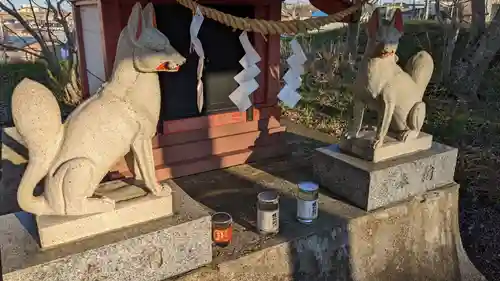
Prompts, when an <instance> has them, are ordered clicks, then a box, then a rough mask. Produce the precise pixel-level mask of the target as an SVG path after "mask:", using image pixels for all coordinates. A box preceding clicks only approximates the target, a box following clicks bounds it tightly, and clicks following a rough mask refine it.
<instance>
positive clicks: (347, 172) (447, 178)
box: [313, 142, 457, 211]
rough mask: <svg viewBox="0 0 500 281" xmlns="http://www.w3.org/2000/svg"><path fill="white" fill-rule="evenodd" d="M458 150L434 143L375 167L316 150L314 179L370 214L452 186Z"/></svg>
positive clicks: (331, 150) (335, 149) (334, 149)
mask: <svg viewBox="0 0 500 281" xmlns="http://www.w3.org/2000/svg"><path fill="white" fill-rule="evenodd" d="M456 160H457V149H456V148H452V147H449V146H446V145H443V144H439V143H436V142H434V143H433V144H432V146H431V148H430V149H428V150H424V151H420V152H417V153H414V154H410V155H406V156H401V157H398V158H395V159H393V160H386V161H382V162H377V163H374V162H372V161H367V160H363V159H360V158H357V157H354V156H350V155H347V154H345V153H343V152H341V151H340V149H339V146H338V145H331V146H328V147H324V148H319V149H317V150H316V152H315V155H314V159H313V167H314V178H315V180H317V181H318V182H319V183H320V185H321V186H322V187H324V188H327V189H329V190H330V191H331V192H332V193H333V194H335V195H337V196H339V197H341V198H342V199H345V200H346V201H347V202H349V203H351V204H353V205H355V206H357V207H359V208H362V209H363V210H367V211H370V210H373V209H377V208H380V207H382V206H386V205H389V204H391V203H394V202H398V201H401V200H404V199H407V198H409V197H411V196H414V195H418V194H422V193H424V192H426V191H429V190H432V189H435V188H438V187H440V186H443V185H446V184H449V183H452V182H453V176H454V174H455V165H456Z"/></svg>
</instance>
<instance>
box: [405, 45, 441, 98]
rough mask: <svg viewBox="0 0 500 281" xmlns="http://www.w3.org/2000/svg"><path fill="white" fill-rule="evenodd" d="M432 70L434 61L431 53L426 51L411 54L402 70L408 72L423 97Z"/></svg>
mask: <svg viewBox="0 0 500 281" xmlns="http://www.w3.org/2000/svg"><path fill="white" fill-rule="evenodd" d="M433 70H434V61H433V59H432V57H431V55H430V54H429V53H428V52H426V51H420V52H418V53H416V54H415V55H413V56H412V57H411V58H410V59H409V60H408V62H407V63H406V65H405V68H404V71H405V72H406V73H408V74H409V75H410V76H411V78H412V79H413V81H415V84H416V85H417V87H418V90H419V93H421V94H422V96H420V99H422V98H423V96H424V93H425V88H426V87H427V85H428V84H429V81H430V80H431V77H432V71H433Z"/></svg>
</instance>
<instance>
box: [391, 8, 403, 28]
mask: <svg viewBox="0 0 500 281" xmlns="http://www.w3.org/2000/svg"><path fill="white" fill-rule="evenodd" d="M391 25H392V26H393V27H394V28H395V29H397V30H398V31H399V32H401V33H402V32H403V14H402V13H401V10H400V9H396V11H394V15H393V16H392V20H391Z"/></svg>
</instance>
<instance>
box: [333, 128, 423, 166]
mask: <svg viewBox="0 0 500 281" xmlns="http://www.w3.org/2000/svg"><path fill="white" fill-rule="evenodd" d="M360 134H361V136H360V137H359V138H356V139H349V140H343V141H342V142H341V143H340V150H342V151H343V152H345V153H347V154H352V155H354V156H357V157H359V158H361V159H365V160H368V161H371V162H381V161H385V160H388V159H394V158H397V157H401V156H403V155H408V154H412V153H415V152H418V151H422V150H427V149H429V148H431V146H432V136H431V135H429V134H426V133H424V132H421V133H420V135H419V136H418V137H417V138H416V139H411V140H407V141H406V142H402V141H399V140H397V139H396V138H394V137H391V136H386V137H385V139H384V143H383V144H382V146H381V147H379V148H376V149H373V148H372V141H373V139H374V138H375V135H376V132H375V131H362V132H360Z"/></svg>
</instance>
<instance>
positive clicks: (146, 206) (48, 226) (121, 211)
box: [36, 181, 173, 249]
mask: <svg viewBox="0 0 500 281" xmlns="http://www.w3.org/2000/svg"><path fill="white" fill-rule="evenodd" d="M164 184H166V183H164ZM101 188H103V189H109V190H106V192H102V195H106V196H107V197H108V198H111V199H113V200H115V202H116V208H115V210H114V211H112V212H106V213H99V214H92V215H85V216H37V217H36V222H37V227H38V234H39V237H40V245H41V247H42V248H44V249H45V248H49V247H54V246H57V245H61V244H65V243H70V242H73V241H76V240H80V239H83V238H86V237H91V236H94V235H97V234H100V233H104V232H109V231H113V230H116V229H121V228H124V227H129V226H132V225H135V224H139V223H143V222H148V221H152V220H155V219H159V218H162V217H166V216H171V215H172V214H173V209H172V208H173V206H172V195H169V196H165V197H156V196H154V195H151V194H147V193H146V192H145V191H144V190H142V189H141V188H139V187H138V186H135V185H128V184H127V183H125V182H123V181H112V182H107V183H104V184H102V185H101Z"/></svg>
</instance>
